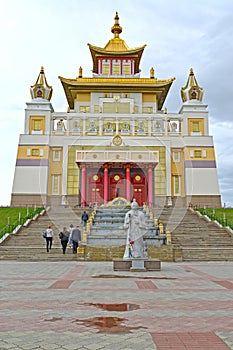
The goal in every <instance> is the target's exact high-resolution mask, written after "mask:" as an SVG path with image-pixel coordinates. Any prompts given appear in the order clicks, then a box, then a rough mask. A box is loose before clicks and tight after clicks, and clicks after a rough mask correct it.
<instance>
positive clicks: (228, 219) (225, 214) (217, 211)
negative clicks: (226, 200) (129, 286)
mask: <svg viewBox="0 0 233 350" xmlns="http://www.w3.org/2000/svg"><path fill="white" fill-rule="evenodd" d="M195 210H198V211H200V213H201V214H202V215H205V214H206V215H207V216H208V217H209V218H210V219H211V220H216V221H218V222H219V223H220V224H221V225H223V226H230V227H231V228H232V229H233V208H225V209H224V208H205V209H204V208H197V209H195Z"/></svg>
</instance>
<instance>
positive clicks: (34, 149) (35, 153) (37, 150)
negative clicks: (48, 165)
mask: <svg viewBox="0 0 233 350" xmlns="http://www.w3.org/2000/svg"><path fill="white" fill-rule="evenodd" d="M39 155H40V150H39V148H33V149H32V156H33V157H39Z"/></svg>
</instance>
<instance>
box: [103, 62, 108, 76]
mask: <svg viewBox="0 0 233 350" xmlns="http://www.w3.org/2000/svg"><path fill="white" fill-rule="evenodd" d="M102 74H103V75H109V74H110V62H108V61H106V62H104V61H103V64H102Z"/></svg>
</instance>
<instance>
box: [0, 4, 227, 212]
mask: <svg viewBox="0 0 233 350" xmlns="http://www.w3.org/2000/svg"><path fill="white" fill-rule="evenodd" d="M116 11H118V14H119V17H120V25H121V26H122V28H123V32H122V34H121V38H122V39H124V40H125V42H126V43H127V44H128V46H129V47H135V46H141V45H144V44H146V45H147V46H146V48H145V50H144V53H143V56H142V60H141V77H149V70H150V68H151V67H154V69H155V74H156V77H157V78H158V79H168V78H170V77H175V78H176V80H175V81H174V83H173V85H172V88H171V90H170V92H169V94H168V97H167V100H166V101H165V106H166V107H167V109H168V112H174V113H177V112H179V109H180V107H181V105H182V101H181V97H180V89H181V87H182V86H184V85H185V83H186V81H187V78H188V74H189V69H190V67H193V69H194V73H195V75H196V78H197V81H198V83H199V85H200V86H201V87H202V88H203V89H204V91H205V94H204V100H203V102H204V103H206V104H207V105H208V110H209V125H210V134H211V135H213V137H214V144H215V152H216V159H217V166H218V176H219V185H220V192H221V195H222V204H223V205H224V203H226V205H227V206H233V176H232V171H233V142H232V134H233V97H232V94H233V86H232V78H233V1H232V0H221V1H219V0H195V1H190V0H177V1H174V0H144V1H141V0H115V1H106V0H99V1H96V0H87V1H83V0H59V1H58V0H40V1H35V0H21V1H18V0H1V2H0V33H1V34H0V38H1V39H0V40H1V56H0V63H1V65H0V67H1V76H0V77H1V78H0V93H1V95H0V128H1V129H0V130H1V137H0V146H1V152H0V164H1V175H0V178H1V181H0V205H10V196H11V190H12V183H13V177H14V168H15V160H16V153H17V146H18V140H19V134H21V133H23V131H24V109H25V107H26V102H27V101H30V100H31V98H30V94H29V88H30V86H31V85H33V84H34V83H35V82H36V79H37V76H38V74H39V71H40V67H41V66H44V67H45V74H46V77H47V81H48V84H49V85H52V86H53V96H52V99H51V102H52V104H53V107H54V110H55V111H56V112H63V111H66V110H67V102H66V98H65V94H64V91H63V88H62V85H61V83H60V80H59V79H58V76H59V75H61V76H63V77H66V78H75V77H77V76H78V68H79V66H82V67H83V76H91V69H92V59H91V55H90V51H89V49H88V46H87V43H90V44H92V45H95V46H99V47H104V46H105V45H106V43H107V42H108V40H109V39H111V38H112V37H113V35H112V33H111V26H112V25H113V24H114V16H115V12H116Z"/></svg>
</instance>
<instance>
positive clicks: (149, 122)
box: [148, 117, 152, 136]
mask: <svg viewBox="0 0 233 350" xmlns="http://www.w3.org/2000/svg"><path fill="white" fill-rule="evenodd" d="M151 129H152V121H151V117H149V118H148V136H151Z"/></svg>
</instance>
